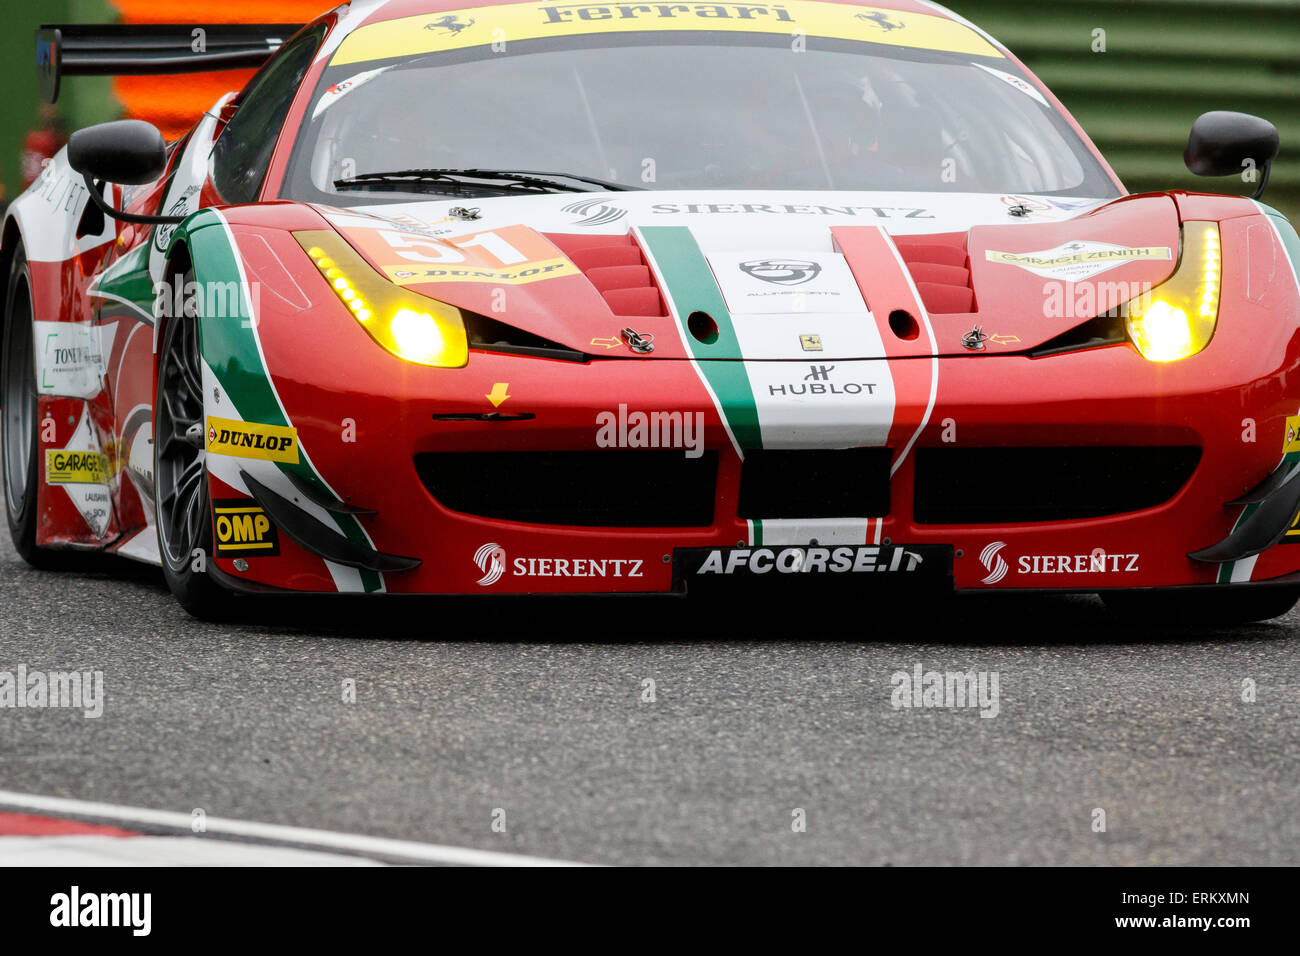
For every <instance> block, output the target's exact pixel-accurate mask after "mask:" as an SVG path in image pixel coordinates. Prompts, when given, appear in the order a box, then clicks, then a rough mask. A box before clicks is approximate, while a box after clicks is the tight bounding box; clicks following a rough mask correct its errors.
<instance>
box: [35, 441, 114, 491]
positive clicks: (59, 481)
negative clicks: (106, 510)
mask: <svg viewBox="0 0 1300 956" xmlns="http://www.w3.org/2000/svg"><path fill="white" fill-rule="evenodd" d="M108 475H109V464H108V456H107V455H101V454H100V453H99V452H97V451H62V450H50V449H47V450H46V452H45V480H46V482H48V483H49V484H51V485H106V484H108Z"/></svg>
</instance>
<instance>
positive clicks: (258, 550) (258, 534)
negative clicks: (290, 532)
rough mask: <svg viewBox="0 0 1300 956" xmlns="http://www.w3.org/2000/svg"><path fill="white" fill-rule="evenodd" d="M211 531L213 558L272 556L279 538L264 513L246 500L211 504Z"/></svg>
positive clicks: (239, 499)
mask: <svg viewBox="0 0 1300 956" xmlns="http://www.w3.org/2000/svg"><path fill="white" fill-rule="evenodd" d="M212 530H213V531H214V533H215V538H216V542H217V551H216V554H217V557H219V558H222V557H230V558H235V557H248V556H249V555H267V556H275V555H277V554H279V553H280V536H279V534H278V533H277V532H276V530H275V525H273V524H271V519H270V518H269V517H267V514H266V512H265V511H263V510H262V509H261V508H259V507H258V506H257V505H256V504H254V503H253V502H251V501H249V500H248V499H247V498H234V499H228V500H224V501H214V502H213V503H212Z"/></svg>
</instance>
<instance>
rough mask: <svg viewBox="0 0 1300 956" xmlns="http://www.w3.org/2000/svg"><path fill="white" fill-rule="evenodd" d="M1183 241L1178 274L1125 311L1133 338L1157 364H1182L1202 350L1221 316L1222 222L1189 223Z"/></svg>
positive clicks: (1144, 354) (1124, 309) (1125, 318)
mask: <svg viewBox="0 0 1300 956" xmlns="http://www.w3.org/2000/svg"><path fill="white" fill-rule="evenodd" d="M1182 242H1183V248H1182V257H1181V259H1180V261H1179V263H1178V267H1177V268H1176V269H1175V270H1174V274H1173V275H1171V276H1170V277H1169V278H1168V279H1166V280H1165V281H1164V282H1162V283H1161V284H1160V285H1159V286H1157V287H1156V288H1155V289H1154V290H1152V291H1150V292H1145V293H1143V294H1142V295H1140V296H1138V297H1137V298H1136V299H1131V300H1130V301H1129V302H1128V303H1126V304H1125V305H1124V306H1122V307H1121V309H1120V314H1121V315H1123V316H1124V320H1125V324H1126V326H1127V328H1128V336H1129V339H1131V340H1132V342H1133V344H1134V345H1135V346H1136V347H1137V350H1138V351H1139V352H1141V353H1142V356H1143V358H1146V359H1148V360H1150V361H1152V362H1176V361H1178V360H1179V359H1185V358H1187V357H1188V356H1189V355H1195V354H1196V353H1197V352H1199V351H1201V349H1203V348H1205V346H1207V345H1209V344H1210V338H1211V337H1212V336H1213V335H1214V325H1215V322H1216V321H1217V320H1218V317H1219V280H1220V278H1221V275H1222V256H1221V255H1220V250H1219V226H1218V224H1217V223H1213V222H1185V223H1183V235H1182Z"/></svg>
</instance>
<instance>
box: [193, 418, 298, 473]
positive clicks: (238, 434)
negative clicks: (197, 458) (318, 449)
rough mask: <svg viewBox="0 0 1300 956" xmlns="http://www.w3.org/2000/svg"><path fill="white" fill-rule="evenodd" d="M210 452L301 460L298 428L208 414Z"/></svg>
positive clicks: (246, 456) (234, 455)
mask: <svg viewBox="0 0 1300 956" xmlns="http://www.w3.org/2000/svg"><path fill="white" fill-rule="evenodd" d="M208 453H209V454H213V455H227V456H229V457H231V458H260V459H261V460H263V461H282V462H287V463H289V464H295V465H296V464H297V463H298V429H296V428H291V427H285V426H283V425H263V424H260V423H258V422H239V421H235V420H233V419H230V418H215V417H213V416H211V415H209V416H208Z"/></svg>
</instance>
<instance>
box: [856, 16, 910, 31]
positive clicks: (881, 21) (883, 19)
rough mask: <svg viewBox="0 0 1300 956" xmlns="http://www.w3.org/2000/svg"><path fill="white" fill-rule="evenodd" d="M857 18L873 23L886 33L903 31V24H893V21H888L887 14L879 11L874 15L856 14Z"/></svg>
mask: <svg viewBox="0 0 1300 956" xmlns="http://www.w3.org/2000/svg"><path fill="white" fill-rule="evenodd" d="M857 18H858V19H859V20H866V21H868V22H870V23H874V24H875V25H876V26H878V27H880V29H882V30H884V31H885V32H886V33H892V32H893V31H895V30H901V29H903V24H901V23H895V22H894V21H893V20H891V19H889V14H887V13H885V12H883V11H881V10H877V11H875V12H874V13H859V14H857Z"/></svg>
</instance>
